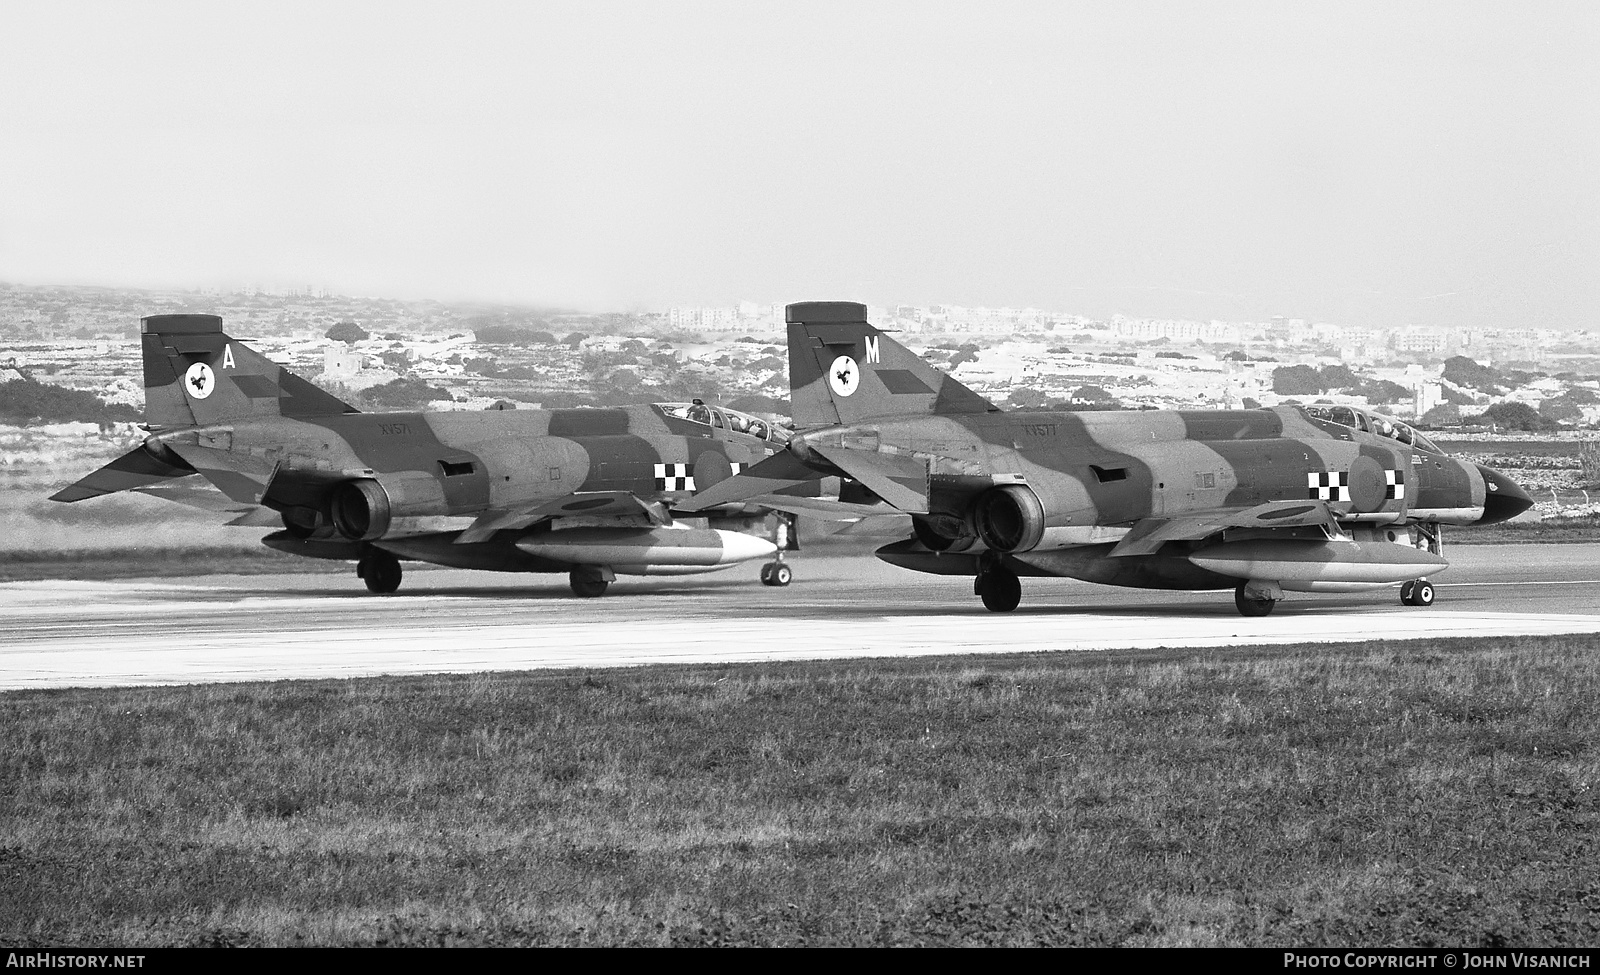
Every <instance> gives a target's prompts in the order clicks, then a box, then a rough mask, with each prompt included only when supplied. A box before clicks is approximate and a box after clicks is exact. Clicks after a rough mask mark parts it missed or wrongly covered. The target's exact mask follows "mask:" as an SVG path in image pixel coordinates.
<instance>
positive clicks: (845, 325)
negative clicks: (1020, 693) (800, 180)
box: [680, 302, 1533, 616]
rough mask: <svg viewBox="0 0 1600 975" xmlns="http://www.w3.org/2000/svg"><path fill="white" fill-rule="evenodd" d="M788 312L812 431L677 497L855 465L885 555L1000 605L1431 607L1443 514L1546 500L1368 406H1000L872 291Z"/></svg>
mask: <svg viewBox="0 0 1600 975" xmlns="http://www.w3.org/2000/svg"><path fill="white" fill-rule="evenodd" d="M787 318H788V322H789V382H790V386H791V397H792V402H793V407H794V421H795V426H796V428H797V429H798V431H799V432H798V433H797V434H796V435H795V436H793V437H791V438H790V440H789V443H788V447H787V449H785V450H784V451H783V452H782V453H780V454H776V455H775V456H773V457H771V458H769V459H767V460H764V461H762V462H760V463H758V464H756V465H755V466H754V467H752V468H750V469H749V470H747V471H745V472H743V473H741V474H740V475H739V476H737V477H733V478H729V479H727V480H725V481H722V482H721V483H719V484H715V485H708V486H707V487H706V488H704V489H703V490H701V491H700V492H699V493H698V494H696V495H695V497H694V498H693V500H691V501H689V502H688V503H686V504H683V505H681V506H680V507H681V508H683V509H684V510H691V511H692V510H714V509H715V508H716V507H717V506H720V505H726V504H730V503H736V502H750V501H755V502H758V503H759V502H761V501H763V500H772V501H775V502H776V503H779V504H782V503H783V498H782V497H780V496H778V492H784V491H793V490H795V489H796V487H797V486H799V485H804V484H807V483H809V482H812V481H814V480H816V479H818V478H822V477H824V476H826V475H842V476H845V477H848V478H852V479H854V482H855V483H856V484H859V485H860V486H861V487H863V488H865V489H867V490H868V491H870V492H872V494H874V495H876V497H877V499H881V502H882V503H881V504H879V505H878V507H879V509H881V510H888V511H898V512H904V513H906V514H909V515H910V516H911V521H912V526H913V532H912V536H911V537H909V538H906V539H903V540H901V541H898V542H894V543H891V544H889V545H886V546H884V547H883V548H880V549H879V550H878V557H879V558H881V559H883V560H884V561H886V562H889V563H892V564H894V565H899V566H904V567H905V568H908V569H915V570H917V571H919V572H930V573H936V574H943V575H970V576H972V577H973V579H974V591H975V593H976V594H977V595H979V596H981V597H982V598H983V604H984V605H985V606H986V607H988V608H989V609H991V610H993V611H995V612H1002V613H1003V612H1009V611H1010V610H1012V609H1015V608H1016V606H1017V604H1018V602H1019V601H1020V600H1021V597H1022V587H1021V583H1020V581H1019V577H1020V576H1068V577H1071V578H1075V579H1084V580H1088V581H1090V582H1100V583H1107V584H1110V585H1117V586H1137V587H1145V588H1156V589H1188V590H1208V589H1232V590H1233V591H1234V601H1235V603H1236V605H1237V607H1238V610H1239V612H1240V613H1241V614H1243V615H1245V616H1264V615H1266V614H1268V613H1270V612H1272V608H1273V607H1274V606H1275V605H1276V604H1277V602H1278V600H1279V599H1281V598H1282V597H1283V594H1284V592H1286V591H1293V592H1351V591H1357V590H1362V589H1372V588H1378V587H1382V586H1389V585H1394V584H1396V583H1400V584H1402V585H1401V590H1400V593H1401V601H1402V602H1403V603H1405V604H1407V605H1412V606H1427V605H1431V604H1432V602H1433V598H1434V590H1433V584H1432V583H1431V582H1430V581H1429V579H1428V577H1429V576H1430V575H1432V574H1434V573H1437V572H1440V571H1442V570H1443V569H1445V568H1446V566H1447V565H1448V564H1449V563H1448V562H1447V561H1446V560H1445V558H1444V556H1443V554H1442V551H1441V548H1442V545H1441V543H1442V526H1444V525H1460V526H1470V525H1483V524H1492V523H1494V522H1499V521H1505V520H1506V519H1508V518H1512V517H1514V516H1516V515H1518V514H1520V513H1521V512H1523V511H1526V510H1527V509H1528V508H1529V507H1530V506H1531V505H1532V503H1533V502H1532V500H1531V499H1530V498H1529V497H1528V496H1527V494H1525V493H1523V491H1522V489H1521V488H1519V487H1518V486H1517V485H1516V484H1515V483H1513V482H1512V481H1511V480H1510V479H1509V478H1507V477H1506V476H1505V475H1503V474H1501V473H1499V472H1498V471H1494V470H1491V469H1489V468H1487V467H1481V466H1477V465H1473V464H1469V463H1466V462H1464V461H1460V460H1456V459H1454V458H1452V457H1449V456H1447V455H1446V454H1445V453H1444V452H1443V451H1441V450H1439V449H1438V448H1437V447H1435V446H1434V445H1433V444H1432V443H1431V442H1429V441H1428V440H1427V438H1425V437H1423V436H1422V435H1420V434H1418V433H1416V432H1415V431H1413V430H1412V429H1411V428H1410V427H1408V426H1406V425H1405V424H1403V423H1400V422H1398V421H1396V420H1393V419H1391V418H1388V417H1384V416H1381V415H1379V414H1375V413H1371V412H1368V411H1366V410H1357V409H1353V408H1346V407H1334V408H1296V407H1288V406H1283V407H1278V408H1275V409H1270V410H1217V411H1199V410H1194V411H1191V410H1176V411H1173V410H1155V411H1142V412H1065V413H1033V412H1002V411H1001V410H1000V408H999V407H997V406H995V405H994V404H993V403H990V402H989V401H988V400H986V399H984V398H983V397H982V396H980V395H978V394H977V393H975V392H973V391H972V390H970V389H968V388H967V387H965V386H963V385H962V384H961V383H959V382H957V381H956V380H955V379H953V378H951V377H950V376H948V375H946V374H945V373H943V372H940V371H938V370H937V369H934V368H933V367H931V366H930V365H929V364H928V363H926V362H924V361H923V360H921V359H919V358H918V357H917V356H916V355H915V354H913V353H912V352H911V351H910V350H908V349H906V348H904V347H903V346H901V345H899V344H898V343H896V342H895V341H894V340H893V339H891V338H889V337H888V336H887V335H885V334H883V333H882V332H880V331H878V330H877V329H876V328H873V327H872V326H871V325H869V324H867V321H866V307H865V306H864V305H859V304H854V303H851V302H808V303H804V304H795V305H790V306H789V307H788V315H787ZM836 506H839V507H841V508H849V507H851V506H848V505H843V504H842V503H838V502H836ZM852 510H853V511H854V512H855V513H857V514H869V513H871V511H872V509H871V508H868V507H863V506H861V505H856V506H854V507H853V509H852Z"/></svg>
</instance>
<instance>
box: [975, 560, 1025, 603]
mask: <svg viewBox="0 0 1600 975" xmlns="http://www.w3.org/2000/svg"><path fill="white" fill-rule="evenodd" d="M972 588H973V590H975V591H976V592H977V594H978V595H979V596H981V597H983V608H984V609H987V610H988V611H989V612H991V613H1009V612H1011V611H1012V610H1014V609H1016V608H1017V604H1018V603H1020V602H1022V580H1021V579H1018V578H1017V574H1016V573H1015V572H1012V571H1011V570H1010V569H1008V568H1006V567H1005V566H1003V565H997V566H995V567H994V568H992V569H988V570H985V571H983V572H980V573H978V578H977V579H976V580H974V581H973V584H972Z"/></svg>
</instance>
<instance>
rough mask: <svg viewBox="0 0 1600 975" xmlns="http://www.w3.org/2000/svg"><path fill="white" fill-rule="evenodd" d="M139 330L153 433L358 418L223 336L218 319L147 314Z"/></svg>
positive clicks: (346, 407)
mask: <svg viewBox="0 0 1600 975" xmlns="http://www.w3.org/2000/svg"><path fill="white" fill-rule="evenodd" d="M143 326H144V334H143V336H142V337H141V338H142V340H143V343H144V348H143V354H144V412H145V419H146V420H147V421H148V422H149V423H150V426H151V427H152V428H154V429H158V430H159V429H162V428H171V427H182V426H192V425H201V426H205V425H208V424H213V423H229V422H232V421H236V420H245V419H249V418H251V417H265V416H291V417H293V416H326V415H328V414H331V413H354V412H356V409H355V407H353V406H349V405H347V404H346V403H344V402H343V401H341V400H340V399H338V398H337V397H335V396H333V395H331V394H329V393H326V392H324V391H322V390H321V389H318V388H317V387H316V386H314V385H312V384H311V383H309V382H307V381H306V380H304V379H301V378H300V377H299V376H296V375H294V374H293V373H291V372H290V371H289V370H287V369H285V368H283V367H282V366H280V365H278V364H277V363H276V362H273V361H272V360H270V359H268V358H267V357H266V356H264V355H262V354H260V353H259V352H256V351H255V350H254V349H252V348H250V347H249V346H247V345H245V344H243V343H242V342H240V341H238V340H237V339H233V338H230V337H228V335H227V334H226V333H224V332H223V331H222V319H221V318H218V317H217V316H216V315H151V316H149V317H148V318H145V319H143Z"/></svg>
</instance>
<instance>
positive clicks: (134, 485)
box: [51, 315, 796, 596]
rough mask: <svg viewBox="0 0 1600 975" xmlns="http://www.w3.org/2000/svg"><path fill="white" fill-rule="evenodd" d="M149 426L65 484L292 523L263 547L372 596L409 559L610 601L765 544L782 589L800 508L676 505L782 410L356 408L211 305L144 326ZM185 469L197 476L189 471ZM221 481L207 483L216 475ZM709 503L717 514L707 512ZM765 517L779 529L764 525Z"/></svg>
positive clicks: (778, 443) (245, 519) (390, 588)
mask: <svg viewBox="0 0 1600 975" xmlns="http://www.w3.org/2000/svg"><path fill="white" fill-rule="evenodd" d="M142 327H143V335H142V339H143V357H144V385H145V416H146V421H147V422H146V426H147V428H148V430H149V431H150V436H149V437H148V438H147V439H146V440H145V441H144V442H143V444H141V445H140V446H139V447H137V448H135V449H134V450H133V451H131V452H130V453H128V454H125V455H124V456H122V457H120V458H118V459H117V460H114V461H112V462H111V463H110V464H107V465H106V466H105V467H102V468H101V469H99V470H97V471H95V472H94V473H92V474H90V475H88V476H87V477H85V478H83V479H82V480H80V481H78V482H77V483H76V484H73V485H72V486H71V487H68V488H66V489H64V490H62V491H60V492H58V493H57V494H55V495H54V496H53V497H52V499H51V500H54V501H67V502H70V501H82V500H84V499H85V498H92V497H96V496H99V495H104V494H110V493H113V492H118V491H140V492H142V493H145V494H150V495H154V496H157V497H165V498H169V499H172V500H177V501H184V502H188V503H192V504H196V505H198V506H201V507H214V508H217V509H219V510H229V511H232V512H233V513H235V514H237V515H239V516H240V517H239V518H238V519H237V520H236V521H234V522H232V524H269V525H270V524H278V523H281V526H282V530H281V531H278V532H275V533H273V534H270V535H268V536H267V537H266V538H264V539H263V542H265V544H267V545H268V546H270V547H272V548H275V549H278V550H281V551H285V552H291V553H294V554H296V555H304V556H309V557H311V558H320V559H344V560H350V561H354V562H356V564H357V565H356V574H357V575H358V576H360V577H361V578H362V579H363V580H364V581H365V582H366V585H367V588H368V589H370V590H371V591H373V592H375V593H390V592H394V591H395V590H396V589H398V588H399V586H400V580H401V566H400V562H401V560H403V559H409V560H416V561H422V562H432V563H437V564H440V565H449V566H455V567H458V568H469V569H491V570H497V571H505V572H566V573H568V574H569V578H570V583H571V587H572V591H573V592H574V593H575V594H577V595H579V596H599V595H601V594H603V593H604V592H605V591H606V588H607V586H609V585H610V583H611V582H612V581H613V580H615V578H616V576H617V575H687V574H690V573H698V572H709V571H713V570H716V569H721V568H726V567H728V566H731V565H734V564H737V563H741V562H747V561H750V560H753V559H759V558H770V559H772V561H770V562H768V563H766V564H765V565H764V566H763V567H762V570H761V581H762V582H763V583H765V584H767V585H774V586H785V585H788V584H789V581H790V579H791V578H792V569H791V568H790V566H789V565H787V564H786V563H785V562H784V561H783V552H784V551H785V550H791V549H793V548H795V547H796V545H795V543H794V538H793V531H792V529H793V522H792V519H791V518H789V517H788V516H783V515H776V516H774V515H772V513H771V512H770V511H768V510H767V509H763V508H759V507H755V506H751V505H744V504H732V505H724V506H720V507H714V508H712V509H701V510H700V511H699V512H697V514H696V519H701V518H703V519H705V524H704V526H698V525H697V526H693V527H691V525H689V524H686V523H685V522H684V521H683V520H680V519H678V518H676V517H674V511H673V505H674V503H675V502H676V501H678V500H680V499H687V498H688V497H689V496H690V495H691V493H692V492H693V491H694V490H695V489H696V488H697V487H709V486H711V485H714V484H716V483H717V482H719V481H721V480H724V479H726V478H729V477H732V476H733V475H734V474H735V473H736V472H738V471H739V470H740V469H742V468H744V467H747V466H749V465H751V464H753V463H755V462H756V461H759V460H761V459H762V458H764V457H767V456H769V455H772V454H774V453H776V452H777V451H779V450H781V449H782V447H783V443H784V434H783V432H782V431H781V430H779V429H778V428H776V427H774V426H773V425H772V424H771V423H769V422H767V421H765V420H762V419H760V418H758V417H754V416H751V415H748V414H744V413H740V412H738V411H735V410H727V409H723V408H721V407H716V406H708V405H707V404H705V403H703V402H701V401H699V400H696V401H695V402H693V403H682V404H656V405H649V406H630V407H625V408H621V409H570V410H518V409H510V410H488V411H475V412H438V413H361V412H359V411H357V410H356V409H355V408H354V407H351V406H349V405H348V404H346V403H344V402H342V401H341V400H339V399H338V398H337V397H335V396H333V395H331V394H330V393H328V392H326V391H324V390H322V389H320V388H318V387H317V386H315V385H313V384H312V383H310V382H308V381H306V380H305V379H302V378H300V377H298V376H296V375H294V374H293V373H291V372H289V371H288V370H287V369H284V368H282V367H281V366H279V365H278V364H276V363H274V362H272V361H271V360H269V359H267V358H266V357H265V356H263V355H261V354H260V353H258V352H256V351H254V350H252V349H251V348H249V347H248V346H247V345H245V344H244V343H242V342H240V341H238V340H237V339H234V338H231V337H229V336H228V335H227V334H226V333H224V332H223V330H222V319H221V318H219V317H217V316H215V315H153V316H150V317H147V318H145V319H143V320H142ZM185 479H188V480H185ZM205 482H209V484H210V485H212V486H214V487H215V488H216V489H218V490H220V491H221V496H219V495H218V494H217V493H216V491H211V490H209V489H205V488H204V483H205ZM707 516H709V517H707ZM766 524H771V525H772V526H773V528H772V533H771V534H772V536H773V537H770V538H766V537H758V536H757V535H755V534H750V532H751V531H759V530H761V529H762V528H763V527H764V526H765V525H766Z"/></svg>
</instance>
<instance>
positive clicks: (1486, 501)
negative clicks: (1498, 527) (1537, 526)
mask: <svg viewBox="0 0 1600 975" xmlns="http://www.w3.org/2000/svg"><path fill="white" fill-rule="evenodd" d="M1478 473H1480V474H1482V475H1483V489H1484V490H1483V517H1482V518H1479V519H1478V524H1480V525H1493V524H1495V523H1497V522H1501V521H1510V520H1511V519H1512V518H1515V517H1516V516H1517V515H1520V514H1522V513H1523V512H1524V511H1527V510H1528V509H1529V508H1531V507H1533V499H1532V498H1530V497H1528V492H1526V491H1524V490H1522V488H1520V487H1518V486H1517V482H1516V481H1513V480H1512V479H1511V478H1509V477H1506V476H1505V475H1504V474H1502V473H1500V472H1499V471H1497V470H1495V469H1494V468H1492V467H1484V466H1483V465H1481V464H1480V465H1479V466H1478Z"/></svg>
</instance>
